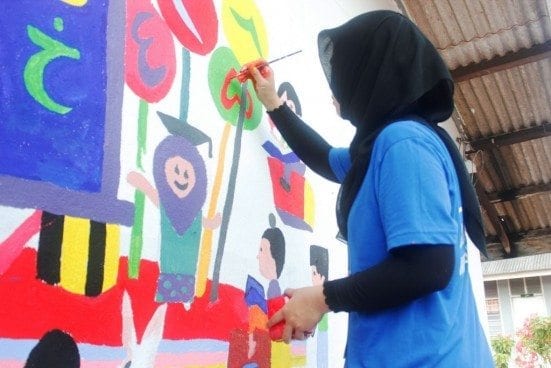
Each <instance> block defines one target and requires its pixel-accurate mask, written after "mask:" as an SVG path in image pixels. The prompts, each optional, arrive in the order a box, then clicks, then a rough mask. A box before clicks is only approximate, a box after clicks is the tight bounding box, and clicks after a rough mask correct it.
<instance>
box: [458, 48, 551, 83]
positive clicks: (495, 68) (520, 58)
mask: <svg viewBox="0 0 551 368" xmlns="http://www.w3.org/2000/svg"><path fill="white" fill-rule="evenodd" d="M550 56H551V40H549V41H546V42H545V43H541V44H538V45H534V46H532V47H530V48H527V49H521V50H518V51H511V52H508V53H506V54H505V55H503V56H496V57H494V58H492V59H490V60H484V61H481V62H479V63H471V64H469V65H466V66H461V67H459V68H456V69H454V70H451V71H450V72H451V74H452V77H453V80H454V81H455V82H456V83H459V82H464V81H466V80H469V79H473V78H478V77H481V76H483V75H488V74H492V73H495V72H499V71H502V70H505V69H510V68H514V67H517V66H521V65H524V64H528V63H534V62H536V61H539V60H543V59H545V58H548V57H550Z"/></svg>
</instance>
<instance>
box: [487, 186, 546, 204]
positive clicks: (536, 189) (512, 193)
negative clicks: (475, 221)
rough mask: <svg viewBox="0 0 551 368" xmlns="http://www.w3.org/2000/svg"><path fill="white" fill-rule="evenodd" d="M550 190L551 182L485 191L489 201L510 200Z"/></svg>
mask: <svg viewBox="0 0 551 368" xmlns="http://www.w3.org/2000/svg"><path fill="white" fill-rule="evenodd" d="M547 192H551V183H547V184H538V185H528V186H525V187H522V188H513V189H509V190H505V191H502V192H494V193H487V196H488V200H489V201H490V202H491V203H494V204H495V203H501V202H510V201H514V200H517V199H523V198H526V197H530V196H533V195H537V194H543V193H547Z"/></svg>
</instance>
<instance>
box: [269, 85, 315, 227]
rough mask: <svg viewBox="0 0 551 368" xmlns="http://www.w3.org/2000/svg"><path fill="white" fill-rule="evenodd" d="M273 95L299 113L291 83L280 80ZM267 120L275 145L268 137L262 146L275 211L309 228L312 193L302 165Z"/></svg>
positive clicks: (287, 222)
mask: <svg viewBox="0 0 551 368" xmlns="http://www.w3.org/2000/svg"><path fill="white" fill-rule="evenodd" d="M277 94H278V95H279V97H280V98H281V99H282V100H283V101H285V103H286V104H287V105H288V106H289V108H290V109H291V110H292V111H294V112H295V113H296V114H297V115H299V116H302V108H301V105H300V101H299V99H298V95H297V93H296V91H295V88H294V87H293V85H292V84H291V83H289V82H283V83H282V84H281V85H280V86H279V88H278V91H277ZM268 121H269V123H270V133H271V134H272V136H273V137H274V139H275V141H276V142H277V143H278V145H277V146H276V145H275V144H274V143H272V142H271V141H269V140H268V141H266V142H265V143H264V144H263V145H262V147H263V148H264V149H265V150H266V152H267V153H268V154H269V155H270V157H268V165H269V167H270V177H271V179H272V188H273V195H274V203H275V206H276V209H277V213H278V214H279V217H280V218H281V220H282V221H283V222H284V223H285V224H287V225H289V226H292V227H294V228H297V229H302V230H307V231H312V229H313V228H312V227H313V225H314V212H315V209H314V195H313V191H312V187H311V186H310V184H309V183H308V181H307V180H306V179H305V178H304V172H305V171H306V165H304V163H303V162H302V161H300V159H299V158H298V156H297V155H296V154H295V153H294V152H292V151H290V150H289V147H288V146H287V143H286V142H285V140H284V139H283V138H282V137H281V134H280V133H279V132H278V131H277V128H276V127H275V125H274V123H273V122H272V120H271V119H270V118H269V117H268ZM278 146H279V147H281V149H280V148H278ZM282 150H285V151H289V152H287V153H285V154H284V153H282V152H281V151H282Z"/></svg>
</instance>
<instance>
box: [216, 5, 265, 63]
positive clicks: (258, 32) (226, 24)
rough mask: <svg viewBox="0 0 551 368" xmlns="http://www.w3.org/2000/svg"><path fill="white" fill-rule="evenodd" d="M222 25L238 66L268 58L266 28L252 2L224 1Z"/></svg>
mask: <svg viewBox="0 0 551 368" xmlns="http://www.w3.org/2000/svg"><path fill="white" fill-rule="evenodd" d="M222 25H223V28H224V33H225V35H226V38H227V40H228V42H229V44H230V48H231V49H232V51H233V52H234V54H235V56H236V58H237V60H238V61H239V63H240V64H245V63H248V62H250V61H254V60H257V59H260V58H266V57H267V56H268V36H267V33H266V26H265V25H264V19H263V18H262V15H261V14H260V12H259V11H258V8H257V7H256V5H255V3H254V1H253V0H224V1H223V2H222Z"/></svg>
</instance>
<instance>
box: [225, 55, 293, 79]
mask: <svg viewBox="0 0 551 368" xmlns="http://www.w3.org/2000/svg"><path fill="white" fill-rule="evenodd" d="M299 52H302V50H298V51H295V52H291V53H290V54H287V55H283V56H280V57H278V58H276V59H273V60H270V61H266V60H264V59H258V60H255V61H251V62H250V63H247V64H244V65H243V67H242V68H241V70H240V71H239V73H237V74H236V75H234V76H233V77H232V78H237V80H238V81H239V83H243V82H245V81H246V80H247V79H251V78H252V76H251V73H250V72H249V67H251V66H254V67H255V68H257V69H258V70H259V71H260V72H261V73H262V69H263V68H264V67H266V66H268V65H270V64H273V63H275V62H276V61H280V60H283V59H285V58H288V57H289V56H293V55H295V54H298V53H299Z"/></svg>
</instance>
